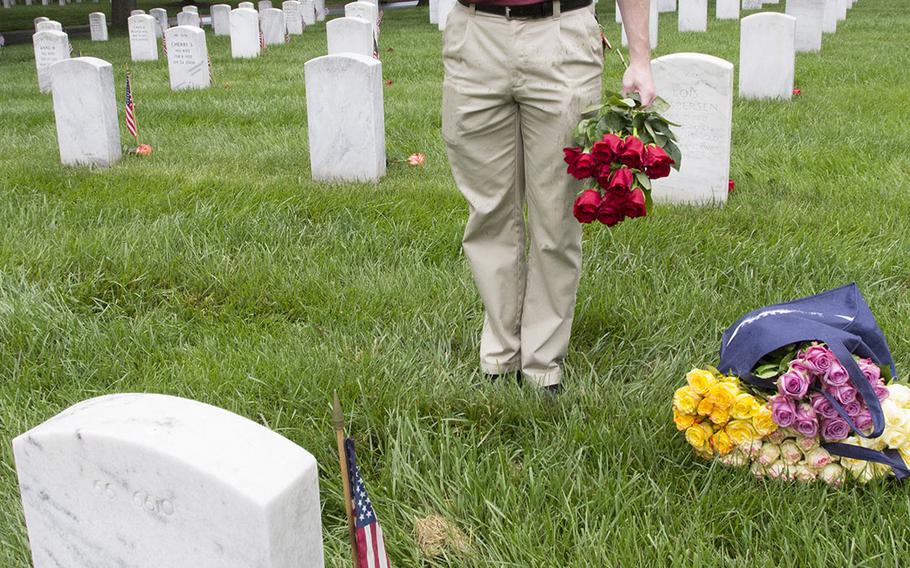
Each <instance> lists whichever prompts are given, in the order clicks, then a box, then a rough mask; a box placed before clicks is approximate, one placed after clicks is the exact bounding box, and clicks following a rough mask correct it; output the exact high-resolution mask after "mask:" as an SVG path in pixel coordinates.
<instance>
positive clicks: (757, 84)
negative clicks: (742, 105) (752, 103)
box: [739, 12, 796, 100]
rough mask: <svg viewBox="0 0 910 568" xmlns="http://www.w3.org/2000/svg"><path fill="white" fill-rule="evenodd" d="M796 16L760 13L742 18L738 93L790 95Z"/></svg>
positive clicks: (763, 96) (771, 96)
mask: <svg viewBox="0 0 910 568" xmlns="http://www.w3.org/2000/svg"><path fill="white" fill-rule="evenodd" d="M795 42H796V18H794V17H793V16H787V15H786V14H779V13H776V12H762V13H759V14H753V15H751V16H747V17H745V18H743V20H742V23H741V24H740V40H739V96H740V97H741V98H743V99H783V100H790V99H791V98H792V96H793V75H794V69H795V65H796V45H795Z"/></svg>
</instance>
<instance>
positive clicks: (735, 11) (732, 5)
mask: <svg viewBox="0 0 910 568" xmlns="http://www.w3.org/2000/svg"><path fill="white" fill-rule="evenodd" d="M714 15H715V17H716V18H717V19H718V20H738V19H739V0H717V5H716V6H715V14H714Z"/></svg>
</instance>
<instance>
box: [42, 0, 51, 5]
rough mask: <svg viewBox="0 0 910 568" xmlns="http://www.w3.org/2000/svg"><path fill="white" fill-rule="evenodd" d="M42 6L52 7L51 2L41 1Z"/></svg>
mask: <svg viewBox="0 0 910 568" xmlns="http://www.w3.org/2000/svg"><path fill="white" fill-rule="evenodd" d="M41 5H42V6H50V5H51V0H41Z"/></svg>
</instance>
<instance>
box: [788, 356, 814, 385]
mask: <svg viewBox="0 0 910 568" xmlns="http://www.w3.org/2000/svg"><path fill="white" fill-rule="evenodd" d="M789 367H790V370H791V371H796V372H798V373H802V374H804V375H806V376H807V377H809V382H812V379H813V378H814V377H815V375H818V372H817V371H816V370H815V369H814V368H813V367H811V366H810V365H808V364H806V362H805V361H803V360H801V359H794V360H792V361H790V365H789Z"/></svg>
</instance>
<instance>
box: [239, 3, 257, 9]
mask: <svg viewBox="0 0 910 568" xmlns="http://www.w3.org/2000/svg"><path fill="white" fill-rule="evenodd" d="M237 7H238V8H244V9H248V10H255V9H256V5H255V4H253V3H252V2H241V3H240V4H237Z"/></svg>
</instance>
